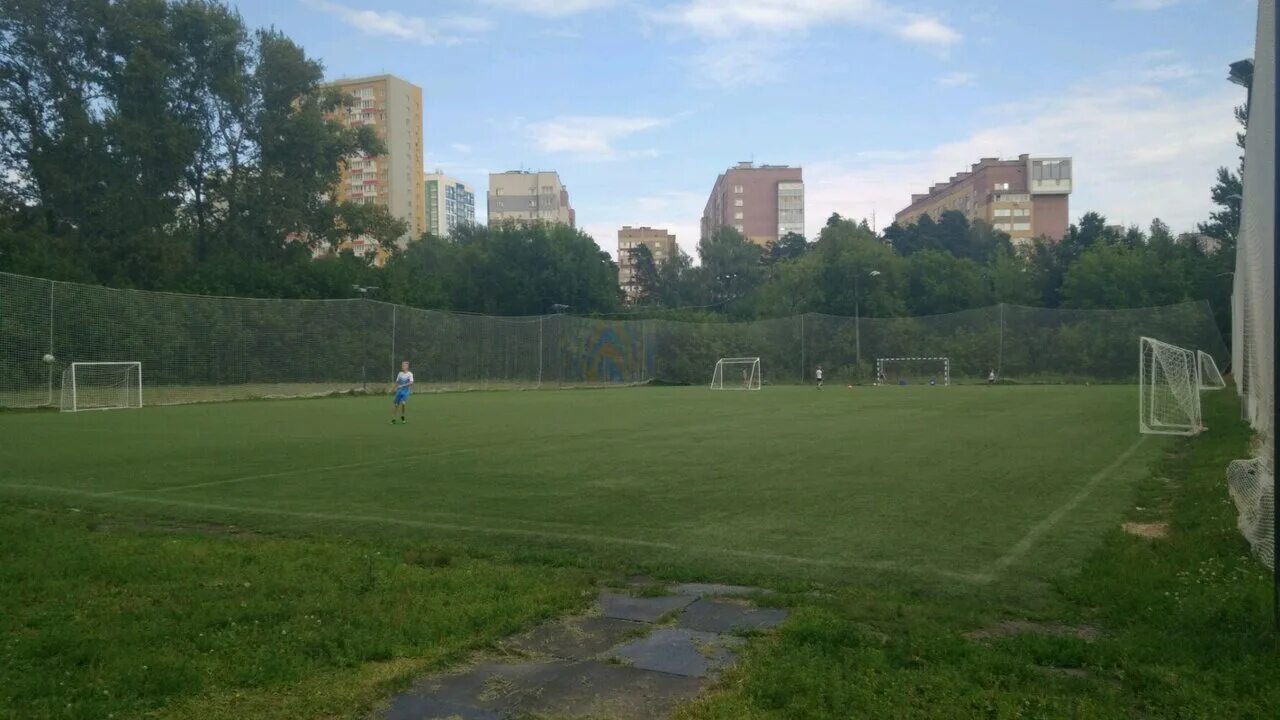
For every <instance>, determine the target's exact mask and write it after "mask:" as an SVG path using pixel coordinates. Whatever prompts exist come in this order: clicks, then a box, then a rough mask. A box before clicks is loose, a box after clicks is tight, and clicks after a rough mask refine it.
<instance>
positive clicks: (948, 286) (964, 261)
mask: <svg viewBox="0 0 1280 720" xmlns="http://www.w3.org/2000/svg"><path fill="white" fill-rule="evenodd" d="M907 273H908V281H907V303H908V307H909V309H910V310H911V314H912V315H939V314H942V313H949V312H956V311H958V310H966V309H968V308H971V307H978V306H981V305H985V304H987V303H988V302H989V301H990V295H989V293H988V292H986V290H987V288H986V284H985V283H984V282H983V276H982V268H981V267H980V266H979V265H978V264H977V263H975V262H974V261H972V260H970V259H968V258H957V257H955V256H954V255H951V254H949V253H945V252H942V251H941V250H924V251H921V252H918V253H915V254H914V255H912V256H911V257H910V258H909V259H908V260H907Z"/></svg>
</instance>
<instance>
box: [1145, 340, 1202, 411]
mask: <svg viewBox="0 0 1280 720" xmlns="http://www.w3.org/2000/svg"><path fill="white" fill-rule="evenodd" d="M1138 350H1139V366H1138V430H1139V431H1140V432H1143V433H1146V434H1149V435H1195V434H1196V433H1198V432H1200V431H1201V430H1202V429H1203V427H1202V426H1201V423H1200V386H1199V380H1198V378H1197V375H1198V374H1199V370H1198V369H1197V366H1196V354H1195V353H1194V352H1192V351H1190V350H1187V349H1186V348H1180V347H1178V346H1177V345H1170V344H1169V343H1166V342H1161V341H1159V340H1156V339H1154V338H1149V337H1144V338H1140V339H1139V340H1138Z"/></svg>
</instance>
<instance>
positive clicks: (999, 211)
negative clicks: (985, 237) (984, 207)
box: [993, 208, 1013, 217]
mask: <svg viewBox="0 0 1280 720" xmlns="http://www.w3.org/2000/svg"><path fill="white" fill-rule="evenodd" d="M1012 212H1013V211H1012V210H1010V209H1009V208H996V210H995V212H994V213H993V214H994V215H995V216H996V217H1009V215H1010V213H1012Z"/></svg>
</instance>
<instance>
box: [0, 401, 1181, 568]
mask: <svg viewBox="0 0 1280 720" xmlns="http://www.w3.org/2000/svg"><path fill="white" fill-rule="evenodd" d="M1133 393H1134V390H1133V389H1132V388H1124V387H1093V388H1090V387H1031V388H1006V387H995V388H987V387H953V388H923V387H920V388H897V387H894V388H859V389H856V390H848V389H845V388H842V387H833V388H828V389H826V390H823V391H821V392H819V391H816V390H814V389H812V388H795V387H792V388H769V389H767V390H766V391H764V392H759V393H741V392H711V391H707V390H704V389H690V388H635V389H628V390H620V391H609V392H606V391H560V392H525V393H513V392H505V393H467V394H442V395H419V396H418V397H416V398H414V400H413V401H412V403H411V405H410V410H411V418H410V422H409V424H408V425H398V426H392V425H390V424H389V414H388V405H389V403H388V402H387V400H386V399H385V398H334V399H321V400H299V401H281V402H256V403H231V404H221V405H205V406H183V407H165V408H147V409H144V410H142V411H139V412H111V413H80V414H75V415H66V414H30V413H21V414H14V413H10V414H4V415H0V435H2V436H3V437H6V438H10V439H11V440H12V441H11V442H7V443H5V444H4V446H3V448H0V466H3V467H5V468H6V474H5V478H4V479H3V482H0V490H3V492H5V493H9V494H15V493H16V494H19V495H23V496H28V497H31V496H36V497H46V498H47V497H53V496H65V497H67V498H75V499H76V500H77V502H80V503H83V504H84V505H86V506H87V507H98V508H102V507H107V508H121V507H128V508H129V509H130V510H133V511H137V512H143V513H167V514H173V513H179V514H181V515H182V516H185V517H198V518H200V519H207V520H228V519H238V520H240V521H242V522H247V523H249V524H251V525H252V526H254V527H258V528H267V529H271V528H284V527H298V526H304V527H314V526H323V525H332V526H340V527H345V528H347V529H351V528H352V527H355V528H360V529H364V530H367V531H369V532H375V531H378V532H386V531H391V532H395V533H399V534H406V533H407V534H414V535H424V534H425V535H432V536H435V537H449V538H454V539H456V540H458V541H460V542H464V543H466V544H468V545H476V544H479V545H488V546H498V547H505V546H509V545H511V544H519V545H521V546H526V547H530V548H547V549H553V550H562V551H563V550H570V551H572V552H574V553H578V554H584V555H586V556H587V557H588V558H589V559H591V558H594V559H598V560H599V561H600V562H602V563H606V564H607V563H615V564H616V563H618V562H624V563H628V564H632V565H644V564H646V563H648V564H651V565H652V564H654V563H660V564H668V565H672V564H674V565H677V566H680V567H683V568H686V569H688V568H696V569H697V570H698V571H700V572H703V573H705V574H708V575H714V576H717V577H725V576H727V575H739V574H743V573H746V574H753V575H761V576H769V577H790V578H813V577H816V578H821V579H828V580H838V579H841V578H844V579H849V580H854V579H857V580H859V581H861V580H863V579H865V576H866V575H868V574H871V575H885V574H893V575H901V576H908V577H911V578H914V579H916V580H919V581H924V582H942V583H945V584H949V585H950V584H957V583H958V584H978V585H981V584H986V583H990V582H992V581H997V580H1001V579H1005V578H1013V579H1017V578H1025V577H1028V576H1032V575H1034V576H1041V575H1045V574H1052V573H1056V572H1060V571H1062V570H1063V569H1067V568H1070V567H1073V566H1074V565H1075V564H1076V563H1078V562H1079V560H1080V559H1081V558H1082V557H1083V556H1084V553H1085V552H1086V551H1087V549H1088V548H1089V547H1091V546H1092V544H1093V543H1094V542H1095V541H1096V538H1097V537H1098V531H1099V529H1100V528H1101V527H1103V526H1105V525H1107V524H1109V523H1111V522H1113V520H1114V517H1115V516H1116V513H1117V512H1118V511H1119V509H1120V508H1121V506H1122V505H1123V503H1124V502H1125V500H1126V498H1127V497H1128V494H1129V492H1130V490H1129V481H1130V480H1132V479H1133V477H1134V476H1135V473H1136V472H1138V471H1140V470H1141V469H1142V468H1144V467H1145V465H1146V463H1147V462H1148V461H1149V459H1150V457H1151V456H1152V453H1153V452H1154V451H1155V450H1156V446H1157V445H1158V444H1159V443H1158V442H1155V441H1147V442H1145V443H1144V442H1140V441H1139V436H1138V435H1137V434H1136V432H1135V431H1134V423H1133V419H1132V418H1133V411H1134V405H1135V402H1134V399H1135V398H1134V395H1133Z"/></svg>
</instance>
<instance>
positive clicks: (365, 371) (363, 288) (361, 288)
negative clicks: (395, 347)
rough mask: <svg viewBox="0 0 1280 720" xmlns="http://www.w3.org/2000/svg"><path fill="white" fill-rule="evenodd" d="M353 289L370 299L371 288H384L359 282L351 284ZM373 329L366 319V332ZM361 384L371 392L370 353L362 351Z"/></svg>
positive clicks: (393, 362)
mask: <svg viewBox="0 0 1280 720" xmlns="http://www.w3.org/2000/svg"><path fill="white" fill-rule="evenodd" d="M351 289H352V290H355V291H356V292H358V293H360V296H361V297H362V298H363V299H365V300H368V299H369V292H370V291H371V290H381V289H382V288H380V287H378V286H377V285H359V284H356V285H352V286H351ZM371 329H372V328H371V327H370V324H369V322H368V320H367V319H366V320H365V324H364V330H365V332H366V333H368V332H369V331H370V330H371ZM367 340H368V338H366V341H367ZM391 342H392V343H393V344H394V343H395V338H392V339H391ZM366 346H367V347H373V344H372V343H367V345H366ZM391 364H392V365H393V366H394V365H395V358H394V357H393V358H391ZM360 385H361V387H363V388H364V392H369V357H368V355H367V354H366V353H361V360H360Z"/></svg>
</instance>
